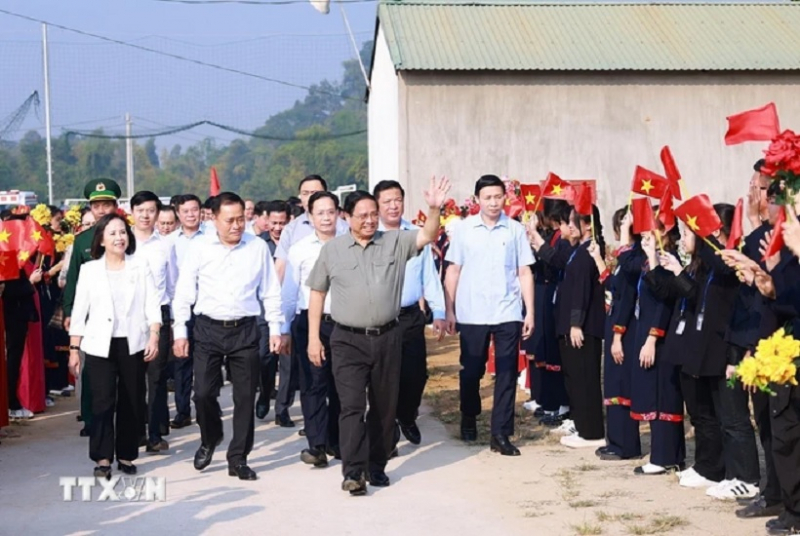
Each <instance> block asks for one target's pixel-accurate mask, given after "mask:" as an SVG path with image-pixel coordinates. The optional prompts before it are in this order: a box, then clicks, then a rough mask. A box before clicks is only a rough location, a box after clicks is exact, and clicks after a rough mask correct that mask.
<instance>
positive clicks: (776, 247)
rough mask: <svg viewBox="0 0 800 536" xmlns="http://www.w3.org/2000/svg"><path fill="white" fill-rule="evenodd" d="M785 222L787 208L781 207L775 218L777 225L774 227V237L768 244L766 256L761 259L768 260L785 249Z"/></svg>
mask: <svg viewBox="0 0 800 536" xmlns="http://www.w3.org/2000/svg"><path fill="white" fill-rule="evenodd" d="M784 223H786V208H785V207H781V208H780V211H779V212H778V217H777V218H776V219H775V225H774V226H773V227H772V237H771V238H770V239H769V244H767V249H766V251H765V252H764V258H763V259H761V260H767V259H769V258H770V257H772V256H773V255H775V254H776V253H779V252H780V250H782V249H783V246H784V241H783V224H784Z"/></svg>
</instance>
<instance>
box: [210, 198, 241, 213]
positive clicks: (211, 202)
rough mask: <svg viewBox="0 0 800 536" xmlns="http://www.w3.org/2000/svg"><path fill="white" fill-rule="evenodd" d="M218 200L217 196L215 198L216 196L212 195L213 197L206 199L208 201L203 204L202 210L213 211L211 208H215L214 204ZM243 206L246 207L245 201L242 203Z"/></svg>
mask: <svg viewBox="0 0 800 536" xmlns="http://www.w3.org/2000/svg"><path fill="white" fill-rule="evenodd" d="M216 198H217V196H215V195H212V196H211V197H209V198H208V199H206V200H205V201H204V202H203V204H202V205H201V206H202V208H205V209H209V210H210V209H211V207H212V206H213V204H214V199H216ZM242 206H244V201H242Z"/></svg>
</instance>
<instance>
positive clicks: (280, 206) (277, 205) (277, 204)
mask: <svg viewBox="0 0 800 536" xmlns="http://www.w3.org/2000/svg"><path fill="white" fill-rule="evenodd" d="M266 205H267V206H266V208H265V210H264V212H266V213H267V216H269V215H270V214H272V213H273V212H285V213H286V217H287V218H291V217H292V213H291V210H290V208H289V204H288V203H287V202H286V201H281V200H280V199H276V200H274V201H270V202H268V203H266Z"/></svg>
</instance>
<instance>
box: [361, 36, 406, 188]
mask: <svg viewBox="0 0 800 536" xmlns="http://www.w3.org/2000/svg"><path fill="white" fill-rule="evenodd" d="M370 88H371V89H370V95H369V103H368V127H367V128H368V134H367V136H368V138H369V189H370V191H372V188H373V187H374V186H375V184H377V183H378V182H379V181H381V180H401V179H399V177H398V170H399V158H400V155H399V145H398V124H399V121H400V115H399V112H398V78H397V73H396V72H395V70H394V64H393V63H392V59H391V57H390V55H389V47H388V46H387V44H386V38H385V37H384V35H383V28H378V35H377V38H376V39H375V58H374V60H373V66H372V76H371V81H370ZM401 182H404V181H402V180H401ZM404 186H405V184H404Z"/></svg>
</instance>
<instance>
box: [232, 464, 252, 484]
mask: <svg viewBox="0 0 800 536" xmlns="http://www.w3.org/2000/svg"><path fill="white" fill-rule="evenodd" d="M228 476H238V477H239V480H256V479H257V478H258V477H257V476H256V472H255V471H253V470H252V469H250V467H248V466H247V464H246V463H240V464H239V465H229V466H228Z"/></svg>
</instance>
